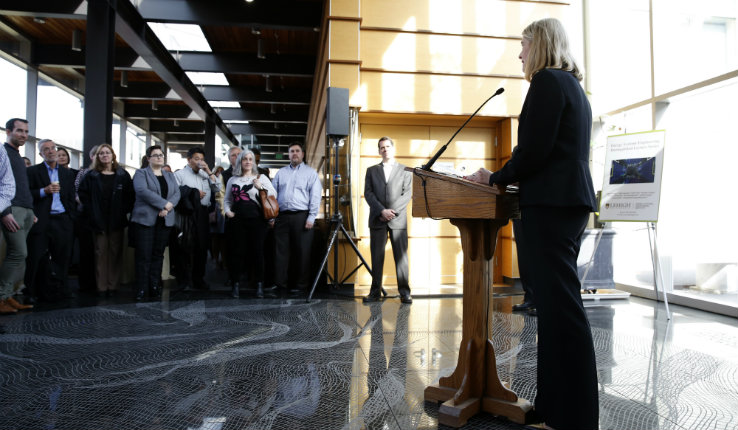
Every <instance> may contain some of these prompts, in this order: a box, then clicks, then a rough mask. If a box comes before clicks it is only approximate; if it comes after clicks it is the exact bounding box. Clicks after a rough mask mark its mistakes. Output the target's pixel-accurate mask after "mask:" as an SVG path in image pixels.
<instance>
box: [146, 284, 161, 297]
mask: <svg viewBox="0 0 738 430" xmlns="http://www.w3.org/2000/svg"><path fill="white" fill-rule="evenodd" d="M149 297H151V298H156V299H160V298H161V288H159V286H158V285H154V286H152V287H151V289H149Z"/></svg>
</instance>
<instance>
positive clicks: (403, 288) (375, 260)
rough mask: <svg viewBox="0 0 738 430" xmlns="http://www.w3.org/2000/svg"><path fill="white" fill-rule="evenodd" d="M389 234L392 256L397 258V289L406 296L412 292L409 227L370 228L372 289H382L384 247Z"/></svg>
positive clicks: (376, 292)
mask: <svg viewBox="0 0 738 430" xmlns="http://www.w3.org/2000/svg"><path fill="white" fill-rule="evenodd" d="M388 235H389V239H390V243H391V244H392V256H393V257H394V259H395V271H396V272H397V289H398V290H399V292H400V295H402V296H406V295H408V294H410V284H409V283H408V271H409V269H408V262H407V229H399V230H393V229H391V228H389V227H387V226H384V227H382V228H371V229H369V240H370V243H369V248H370V249H371V253H372V287H371V290H370V291H371V294H379V293H380V290H381V289H382V276H383V275H384V248H385V247H386V246H387V236H388Z"/></svg>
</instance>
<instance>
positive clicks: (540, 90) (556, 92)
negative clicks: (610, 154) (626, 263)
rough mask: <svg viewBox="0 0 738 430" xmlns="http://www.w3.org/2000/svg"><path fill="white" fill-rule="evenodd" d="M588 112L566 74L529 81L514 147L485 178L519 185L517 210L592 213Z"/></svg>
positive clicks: (544, 73)
mask: <svg viewBox="0 0 738 430" xmlns="http://www.w3.org/2000/svg"><path fill="white" fill-rule="evenodd" d="M591 130H592V110H591V108H590V106H589V101H588V100H587V97H586V95H585V93H584V90H582V87H581V85H579V81H578V80H577V79H576V78H575V77H574V75H572V74H571V73H569V72H565V71H563V70H557V69H543V70H541V71H539V72H538V73H536V74H535V75H533V79H532V80H531V83H530V89H529V90H528V95H527V96H526V98H525V102H524V103H523V110H522V111H521V113H520V119H519V124H518V147H517V150H516V151H515V152H514V153H513V154H512V156H511V157H510V160H509V161H508V162H507V163H505V165H504V166H503V167H502V168H501V169H500V170H498V171H497V172H495V173H493V174H492V176H491V177H490V178H489V183H490V185H492V184H494V183H497V184H501V185H507V184H511V183H514V182H519V183H520V206H559V207H563V206H585V207H588V208H590V209H591V210H595V209H596V201H595V195H594V187H593V185H592V174H591V173H590V171H589V145H590V133H591Z"/></svg>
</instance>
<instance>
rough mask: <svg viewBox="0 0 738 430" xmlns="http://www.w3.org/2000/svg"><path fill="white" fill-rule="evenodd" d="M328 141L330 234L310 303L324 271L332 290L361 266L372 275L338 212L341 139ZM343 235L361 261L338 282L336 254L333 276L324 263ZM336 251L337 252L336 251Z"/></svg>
mask: <svg viewBox="0 0 738 430" xmlns="http://www.w3.org/2000/svg"><path fill="white" fill-rule="evenodd" d="M328 141H329V142H330V143H332V145H330V146H329V149H328V151H329V152H330V150H331V148H332V149H333V160H332V162H333V215H331V232H330V234H329V237H330V239H329V241H328V246H327V247H326V250H325V255H324V256H323V261H322V263H320V270H319V271H318V274H317V275H315V280H314V281H313V286H312V287H311V288H310V293H309V294H308V296H307V299H306V302H308V303H310V300H312V298H313V293H315V287H316V286H317V285H318V281H319V280H320V275H321V274H322V273H323V271H324V270H325V272H326V275H327V276H328V278H329V279H330V281H331V282H332V286H333V288H338V286H339V285H343V284H344V282H346V280H348V279H349V278H350V277H351V275H353V274H354V272H356V271H357V270H359V268H360V267H361V266H364V267H366V270H368V271H369V273H372V268H371V267H370V266H369V263H367V262H366V260H364V257H363V256H362V255H361V252H359V248H357V247H356V244H355V243H354V241H353V240H352V239H351V236H349V234H348V232H347V231H346V227H344V226H343V215H341V212H340V211H339V210H338V204H339V199H338V185H340V184H341V175H340V174H339V173H338V148H340V147H341V146H343V138H342V137H341V136H328ZM328 155H329V156H330V155H331V154H330V153H329V154H328ZM339 232H341V233H343V237H345V238H346V241H347V242H348V243H349V244H351V248H352V249H353V250H354V252H355V253H356V255H357V256H358V257H359V260H361V263H359V265H358V266H356V267H355V268H354V270H352V271H351V272H350V273H349V274H348V275H346V277H345V278H343V279H342V280H341V281H339V276H338V252H334V253H333V276H331V275H330V273H328V269H327V268H326V263H327V262H328V256H329V255H330V254H331V249H333V245H335V244H336V239H337V238H338V233H339ZM336 251H337V250H336ZM382 293H383V294H384V295H385V296H386V295H387V293H386V292H385V291H384V288H383V289H382Z"/></svg>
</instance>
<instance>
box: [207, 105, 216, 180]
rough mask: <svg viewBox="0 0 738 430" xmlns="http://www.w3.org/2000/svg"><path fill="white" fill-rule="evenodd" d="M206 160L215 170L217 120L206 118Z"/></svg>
mask: <svg viewBox="0 0 738 430" xmlns="http://www.w3.org/2000/svg"><path fill="white" fill-rule="evenodd" d="M204 147H205V162H206V163H208V166H210V167H211V168H212V169H213V170H215V121H213V119H212V118H210V117H208V118H206V119H205V146H204Z"/></svg>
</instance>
